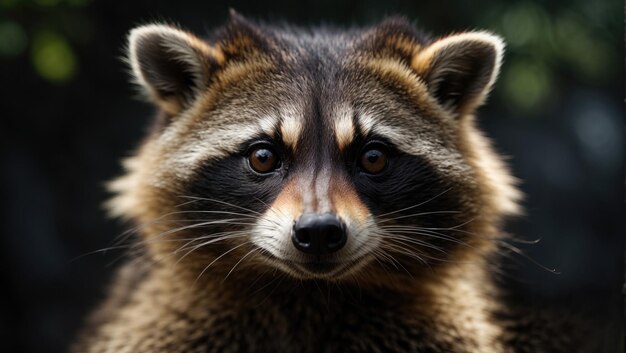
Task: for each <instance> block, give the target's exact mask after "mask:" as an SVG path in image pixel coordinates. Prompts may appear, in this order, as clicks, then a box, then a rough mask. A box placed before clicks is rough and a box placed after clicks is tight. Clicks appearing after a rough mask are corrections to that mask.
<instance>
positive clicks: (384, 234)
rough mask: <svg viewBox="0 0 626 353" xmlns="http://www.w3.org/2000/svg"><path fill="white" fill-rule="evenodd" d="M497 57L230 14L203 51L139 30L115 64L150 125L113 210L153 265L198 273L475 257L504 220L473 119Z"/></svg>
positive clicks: (414, 39) (455, 43)
mask: <svg viewBox="0 0 626 353" xmlns="http://www.w3.org/2000/svg"><path fill="white" fill-rule="evenodd" d="M503 47H504V45H503V42H502V40H501V39H500V38H499V37H497V36H495V35H493V34H490V33H487V32H468V33H459V34H453V35H450V36H446V37H442V38H435V39H431V38H428V37H426V36H424V35H421V34H420V33H419V32H418V31H417V30H415V29H414V27H413V26H412V25H411V24H410V23H408V22H407V21H405V20H403V19H397V18H392V19H388V20H386V21H384V22H382V23H380V24H378V25H376V26H373V27H371V28H365V29H361V30H356V29H352V30H347V31H339V30H333V29H328V28H319V29H313V30H301V29H294V28H292V27H288V28H287V27H285V28H282V27H271V26H266V25H261V24H257V23H251V22H249V21H247V20H245V19H243V18H241V17H240V16H237V15H233V16H232V18H231V19H230V21H229V22H228V23H227V24H226V25H225V26H224V27H223V28H221V29H220V30H218V31H217V32H216V33H215V34H214V35H213V36H212V37H211V38H210V39H208V40H203V39H200V38H198V37H196V36H194V35H193V34H190V33H188V32H186V31H183V30H181V29H179V28H176V27H172V26H168V25H147V26H141V27H139V28H136V29H134V30H132V32H131V33H130V36H129V49H128V61H129V62H130V64H131V67H132V71H133V73H134V77H135V79H136V81H137V83H138V84H139V85H140V86H141V87H142V88H143V92H144V93H145V94H146V95H147V97H148V98H149V99H150V100H151V101H152V102H153V103H154V104H155V105H156V106H157V107H158V108H159V111H160V115H159V118H158V123H157V124H156V125H155V129H153V131H152V133H151V134H150V135H149V137H148V138H147V140H146V141H145V143H144V144H143V145H142V146H141V148H140V149H139V151H138V152H137V154H136V156H134V157H132V158H130V159H129V160H127V163H126V168H127V174H126V175H125V176H124V177H122V178H120V179H118V180H116V181H114V182H113V183H112V189H113V190H114V191H115V192H116V193H117V196H116V197H115V198H114V199H113V200H112V201H111V203H110V209H111V210H112V212H113V214H115V215H120V216H124V217H127V218H130V219H132V220H133V221H135V222H137V223H139V224H140V225H141V227H140V229H141V232H142V233H143V239H144V242H145V243H146V244H147V247H148V249H149V253H150V255H151V256H153V257H154V258H157V259H160V260H162V261H170V260H172V261H175V262H179V261H182V263H184V264H186V265H185V268H189V269H192V270H193V271H194V273H195V274H196V275H201V274H203V273H204V276H205V277H211V276H212V275H211V273H215V272H218V273H221V274H222V275H223V274H224V273H227V274H228V275H230V274H231V273H232V275H233V276H235V275H240V274H242V273H246V274H248V273H260V272H265V271H270V270H272V269H274V270H275V269H280V270H282V271H284V272H286V273H288V274H290V275H292V276H293V277H295V278H299V279H301V280H302V279H326V280H334V281H344V280H345V281H349V280H351V279H352V278H359V279H361V280H362V281H366V280H367V279H368V278H370V279H374V281H375V282H380V278H381V277H380V276H384V278H386V279H385V281H393V279H394V278H395V279H397V280H398V281H405V280H406V279H407V278H415V276H416V275H417V274H419V273H420V272H421V271H422V270H423V269H437V268H440V267H443V266H445V265H446V264H453V263H460V262H461V261H463V260H464V259H467V258H471V257H472V255H474V254H477V255H484V253H485V252H486V251H490V249H492V242H491V241H490V240H489V239H490V238H493V237H494V236H495V235H496V234H497V232H498V231H499V223H500V221H501V219H502V217H503V216H505V215H507V214H513V213H515V212H517V206H516V201H517V198H518V193H517V191H516V190H515V188H514V187H513V180H512V178H511V177H510V176H509V174H508V173H507V171H506V169H505V167H504V166H503V164H502V162H501V161H500V159H498V158H497V156H496V155H494V154H493V153H492V151H491V149H490V147H489V144H488V142H487V141H486V140H485V139H484V138H483V137H482V135H481V134H480V133H479V132H478V131H477V130H476V128H475V127H474V120H473V113H474V111H475V110H476V108H477V107H478V106H479V105H481V104H482V103H483V102H484V100H485V98H486V96H487V94H488V92H489V91H490V89H491V87H492V85H493V83H494V81H495V79H496V77H497V74H498V70H499V67H500V62H501V56H502V52H503ZM407 276H408V277H407ZM378 284H380V283H378Z"/></svg>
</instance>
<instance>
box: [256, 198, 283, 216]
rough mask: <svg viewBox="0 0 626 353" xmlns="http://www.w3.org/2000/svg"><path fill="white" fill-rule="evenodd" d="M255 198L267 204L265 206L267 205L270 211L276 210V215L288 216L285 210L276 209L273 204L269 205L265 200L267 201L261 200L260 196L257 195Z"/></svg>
mask: <svg viewBox="0 0 626 353" xmlns="http://www.w3.org/2000/svg"><path fill="white" fill-rule="evenodd" d="M254 199H255V200H257V201H259V202H260V203H262V204H263V205H265V207H267V209H268V210H270V211H272V212H274V214H275V215H277V216H283V217H284V216H287V215H286V214H285V213H283V211H281V210H280V209H278V210H276V209H274V208H273V207H272V206H271V205H269V204H268V203H267V202H265V201H263V200H261V199H260V198H258V197H255V198H254Z"/></svg>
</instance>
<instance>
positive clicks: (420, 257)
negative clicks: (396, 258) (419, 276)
mask: <svg viewBox="0 0 626 353" xmlns="http://www.w3.org/2000/svg"><path fill="white" fill-rule="evenodd" d="M382 247H383V248H387V249H389V250H391V251H395V252H397V253H398V254H404V255H407V256H409V257H411V258H413V259H415V260H417V261H419V262H421V263H423V264H424V265H427V266H429V267H430V265H429V264H428V261H426V260H425V259H433V260H438V259H436V258H432V257H429V256H427V255H425V254H424V253H423V252H421V251H419V250H417V249H408V248H406V247H403V246H401V245H398V244H384V245H382ZM412 250H413V251H412Z"/></svg>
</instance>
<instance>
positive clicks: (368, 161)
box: [360, 146, 387, 174]
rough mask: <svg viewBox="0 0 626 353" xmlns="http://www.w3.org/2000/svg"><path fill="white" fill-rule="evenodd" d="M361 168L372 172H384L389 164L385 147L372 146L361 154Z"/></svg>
mask: <svg viewBox="0 0 626 353" xmlns="http://www.w3.org/2000/svg"><path fill="white" fill-rule="evenodd" d="M360 162H361V168H363V169H364V170H365V171H366V172H368V173H371V174H378V173H380V172H382V171H383V170H384V169H385V167H386V166H387V155H386V154H385V152H384V149H383V148H378V147H375V146H372V147H371V148H369V149H366V150H365V151H364V152H363V154H362V155H361V161H360Z"/></svg>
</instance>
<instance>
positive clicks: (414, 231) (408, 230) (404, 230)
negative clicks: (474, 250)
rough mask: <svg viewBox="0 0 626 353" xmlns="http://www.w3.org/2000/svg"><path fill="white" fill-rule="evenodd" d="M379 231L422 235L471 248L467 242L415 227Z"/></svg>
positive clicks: (383, 228)
mask: <svg viewBox="0 0 626 353" xmlns="http://www.w3.org/2000/svg"><path fill="white" fill-rule="evenodd" d="M381 229H382V230H383V231H385V232H389V233H392V234H394V235H404V236H409V235H423V236H427V237H430V238H435V239H442V240H447V241H450V242H453V243H456V244H460V245H464V246H468V247H472V245H471V244H469V243H467V242H464V241H462V240H459V239H455V238H454V237H452V236H450V235H447V234H443V233H439V232H435V231H430V230H424V229H421V228H419V227H415V228H402V227H400V228H393V229H387V228H385V227H381ZM411 239H412V238H411Z"/></svg>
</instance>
